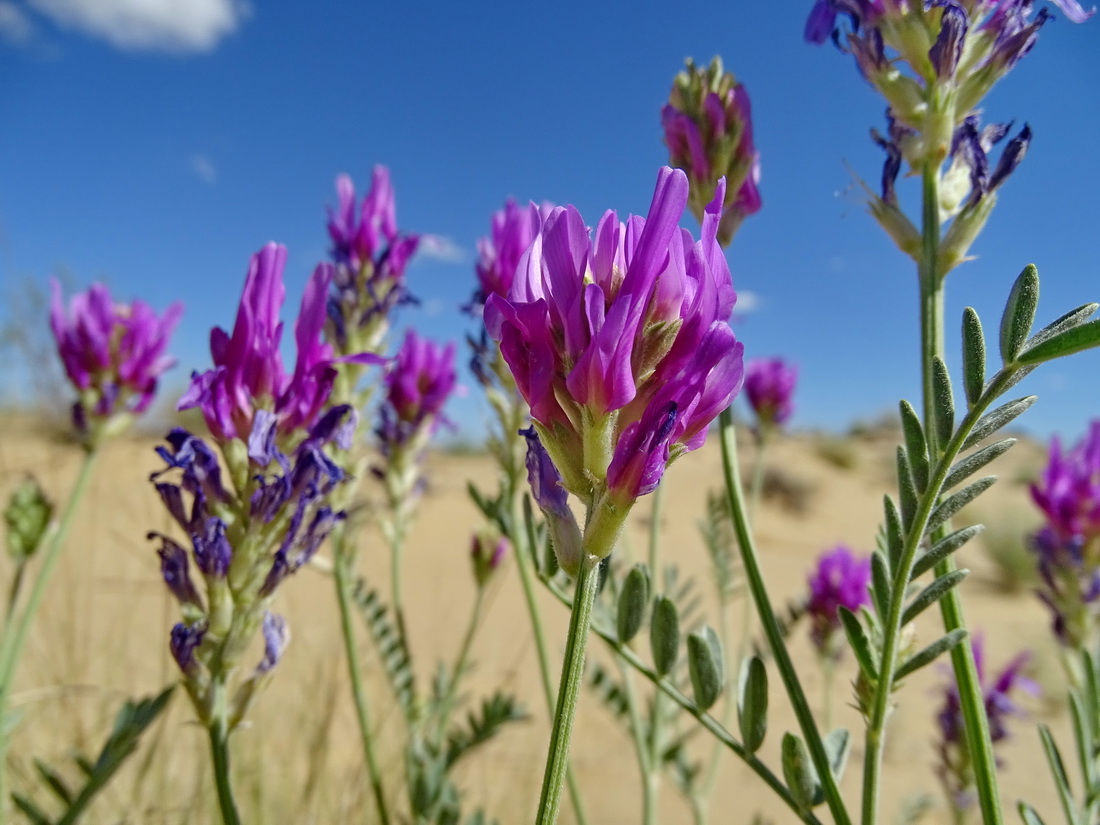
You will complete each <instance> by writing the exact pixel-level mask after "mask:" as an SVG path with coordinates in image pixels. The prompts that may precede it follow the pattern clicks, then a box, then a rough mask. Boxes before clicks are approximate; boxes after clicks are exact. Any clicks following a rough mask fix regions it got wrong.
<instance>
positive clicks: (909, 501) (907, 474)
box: [897, 445, 917, 532]
mask: <svg viewBox="0 0 1100 825" xmlns="http://www.w3.org/2000/svg"><path fill="white" fill-rule="evenodd" d="M897 461H898V503H899V504H900V505H901V524H902V526H903V527H904V528H905V530H906V532H908V531H909V530H910V529H912V527H913V517H914V516H916V514H917V488H916V486H915V485H914V484H913V473H912V471H911V470H910V468H909V457H908V455H907V454H906V451H905V448H904V447H902V446H901V445H898V457H897Z"/></svg>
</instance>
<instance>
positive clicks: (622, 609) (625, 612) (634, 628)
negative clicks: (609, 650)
mask: <svg viewBox="0 0 1100 825" xmlns="http://www.w3.org/2000/svg"><path fill="white" fill-rule="evenodd" d="M648 604H649V573H648V572H647V570H646V568H645V565H641V564H638V565H635V566H634V569H633V570H631V571H630V572H629V573H628V574H627V576H626V580H625V581H624V582H623V590H622V592H621V593H620V594H619V615H618V623H617V625H616V628H617V630H618V632H619V641H620V642H622V643H623V644H626V643H627V642H629V641H630V640H631V639H633V638H634V637H635V636H636V635H638V631H639V630H640V629H641V627H642V620H643V619H644V618H645V609H646V605H648Z"/></svg>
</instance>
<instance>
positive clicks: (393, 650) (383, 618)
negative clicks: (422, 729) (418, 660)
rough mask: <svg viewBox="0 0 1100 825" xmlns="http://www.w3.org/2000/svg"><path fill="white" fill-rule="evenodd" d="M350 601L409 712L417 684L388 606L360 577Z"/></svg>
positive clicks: (400, 703) (403, 707) (397, 695)
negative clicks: (354, 606)
mask: <svg viewBox="0 0 1100 825" xmlns="http://www.w3.org/2000/svg"><path fill="white" fill-rule="evenodd" d="M351 598H352V601H354V602H355V605H356V607H358V608H359V613H360V615H362V617H363V621H364V622H365V623H366V625H367V630H368V631H369V632H370V635H371V637H372V638H373V639H374V644H375V647H376V648H377V649H378V655H379V657H380V658H381V660H382V669H383V670H384V671H385V673H386V676H387V677H388V679H389V682H390V687H391V688H392V689H393V692H394V695H395V696H396V697H397V703H398V704H399V705H400V706H401V708H402V710H404V711H405V714H406V716H408V714H410V713H412V711H413V707H414V704H415V701H416V685H415V677H414V675H413V668H412V660H411V658H410V657H409V651H408V648H406V646H405V641H404V639H403V638H402V636H401V633H400V632H399V631H398V630H397V628H396V627H395V626H394V624H393V623H392V622H391V621H390V617H389V608H387V607H386V605H385V603H384V602H383V601H382V597H381V596H380V595H379V594H378V591H377V590H375V589H373V588H371V587H369V586H368V585H367V583H366V581H365V580H364V579H362V578H359V579H358V580H357V581H356V582H355V586H354V588H353V589H352V593H351Z"/></svg>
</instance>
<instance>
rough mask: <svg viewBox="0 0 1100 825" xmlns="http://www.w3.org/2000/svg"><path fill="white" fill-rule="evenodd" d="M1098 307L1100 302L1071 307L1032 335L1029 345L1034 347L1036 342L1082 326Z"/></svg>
mask: <svg viewBox="0 0 1100 825" xmlns="http://www.w3.org/2000/svg"><path fill="white" fill-rule="evenodd" d="M1098 309H1100V304H1082V305H1081V306H1079V307H1077V309H1071V310H1070V311H1069V312H1067V313H1066V314H1065V315H1063V316H1062V317H1060V318H1058V319H1056V320H1054V321H1051V322H1050V323H1049V324H1047V325H1046V326H1045V327H1043V328H1042V329H1041V330H1039V331H1038V332H1037V333H1035V335H1033V336H1032V337H1031V340H1030V341H1028V342H1027V345H1028V347H1033V346H1035V345H1036V344H1041V343H1043V342H1044V341H1049V340H1050V339H1051V338H1053V337H1054V336H1055V335H1058V334H1059V333H1062V332H1065V331H1066V330H1067V329H1073V328H1074V327H1078V326H1080V325H1081V324H1083V323H1085V321H1087V320H1088V319H1089V318H1091V317H1092V316H1093V314H1094V313H1095V312H1096V310H1098Z"/></svg>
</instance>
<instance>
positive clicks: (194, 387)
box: [179, 243, 382, 441]
mask: <svg viewBox="0 0 1100 825" xmlns="http://www.w3.org/2000/svg"><path fill="white" fill-rule="evenodd" d="M285 264H286V247H284V246H280V245H278V244H274V243H269V244H267V245H266V246H264V248H263V249H261V250H260V251H259V252H257V253H256V254H255V255H253V256H252V260H251V262H250V263H249V267H248V275H247V277H246V278H245V284H244V291H243V293H242V294H241V302H240V307H239V308H238V310H237V320H236V323H235V324H234V327H233V334H232V335H229V334H228V333H226V332H225V330H223V329H221V328H220V327H215V328H214V330H213V331H212V332H211V333H210V354H211V356H212V357H213V361H214V368H213V369H212V370H207V371H206V372H204V373H202V374H199V373H194V374H193V375H192V378H191V386H190V388H189V389H188V390H187V392H186V393H184V395H183V397H182V398H181V399H180V401H179V409H181V410H187V409H191V408H193V407H199V408H200V409H201V410H202V414H203V418H205V420H206V424H207V426H208V427H209V428H210V431H211V433H212V434H213V435H214V437H215V438H216V439H217V440H219V441H230V440H233V439H239V440H242V441H247V440H248V439H249V438H250V437H251V436H252V434H253V430H254V421H255V418H256V415H257V412H258V411H259V410H261V409H264V410H271V411H272V412H273V413H274V415H275V421H276V424H275V427H276V430H277V432H278V434H279V435H283V436H286V435H290V434H294V433H300V432H302V431H304V430H308V429H309V428H310V427H312V426H313V424H314V423H315V422H316V421H317V419H318V418H319V417H320V415H321V414H322V412H323V411H324V409H325V406H326V404H327V403H328V399H329V395H330V394H331V392H332V385H333V382H334V381H335V380H336V374H337V371H336V364H337V362H338V361H339V360H353V361H355V362H357V363H379V362H381V360H382V359H381V358H379V357H377V356H375V355H370V354H367V353H360V354H357V355H354V356H350V357H348V358H346V359H336V358H334V357H333V352H332V347H331V346H329V345H328V344H327V343H325V342H324V341H323V340H322V339H321V332H322V330H323V328H324V324H325V317H326V316H325V301H326V295H327V293H328V288H329V282H330V281H331V280H332V271H333V270H332V267H331V266H330V265H328V264H321V265H320V266H318V267H317V268H316V269H315V270H314V272H313V275H312V276H311V277H310V279H309V281H308V282H307V284H306V289H305V293H304V295H303V296H302V306H301V311H300V312H299V315H298V320H297V321H296V322H295V326H294V337H295V341H296V342H297V345H298V355H297V359H296V361H295V365H294V372H293V373H291V374H289V375H288V374H287V373H286V371H285V370H284V368H283V359H282V355H281V351H280V344H281V341H282V335H283V322H282V321H281V320H280V318H279V313H280V310H281V309H282V305H283V299H284V297H285V295H286V289H285V288H284V286H283V267H284V265H285Z"/></svg>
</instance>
